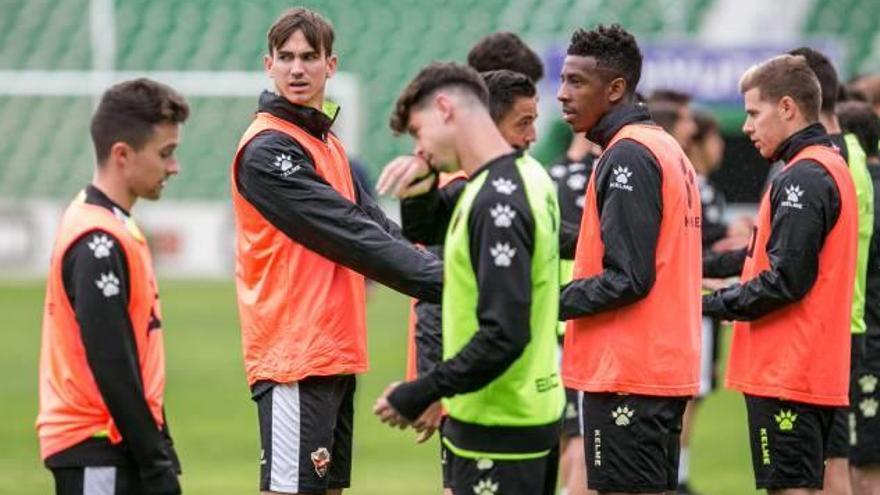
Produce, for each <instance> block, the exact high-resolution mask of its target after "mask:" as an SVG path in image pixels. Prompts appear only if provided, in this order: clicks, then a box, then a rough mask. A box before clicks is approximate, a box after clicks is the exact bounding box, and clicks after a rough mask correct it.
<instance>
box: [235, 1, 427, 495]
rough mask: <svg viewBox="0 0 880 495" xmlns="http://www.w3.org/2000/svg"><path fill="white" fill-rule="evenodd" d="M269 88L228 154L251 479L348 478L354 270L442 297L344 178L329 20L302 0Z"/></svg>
mask: <svg viewBox="0 0 880 495" xmlns="http://www.w3.org/2000/svg"><path fill="white" fill-rule="evenodd" d="M268 40H269V47H268V48H269V53H268V54H267V55H266V56H265V59H264V64H265V69H266V72H267V74H268V75H269V76H270V77H271V78H272V80H273V81H274V84H275V92H274V93H272V92H265V93H263V94H262V95H261V96H260V103H259V110H258V112H257V115H256V118H255V119H254V121H253V122H252V123H251V125H250V127H248V129H247V130H246V131H245V134H244V136H243V137H242V139H241V141H240V143H239V146H238V151H237V152H236V155H235V158H234V160H233V164H232V174H231V175H232V177H231V178H232V204H233V212H234V215H235V226H236V286H237V291H238V307H239V314H240V317H241V331H242V343H243V348H244V361H245V368H246V373H247V378H248V384H249V385H250V387H251V392H252V397H253V399H254V400H255V401H256V402H257V410H258V416H259V420H260V440H261V445H262V455H263V460H262V462H261V475H260V488H261V490H263V491H264V492H273V493H321V494H323V493H340V492H341V490H342V489H343V488H346V487H348V486H349V484H350V473H351V447H352V426H353V414H354V411H353V407H354V403H353V401H354V389H355V382H356V380H355V375H356V374H358V373H363V372H365V371H366V370H367V351H366V321H365V303H366V301H365V293H364V277H365V276H366V277H369V278H370V279H372V280H375V281H377V282H379V283H382V284H385V285H387V286H389V287H392V288H394V289H396V290H399V291H401V292H404V293H407V294H409V295H412V296H416V297H419V298H420V299H424V300H427V301H434V302H439V300H440V293H441V287H442V279H441V275H442V266H441V263H440V262H439V260H437V258H436V257H435V256H433V255H431V254H430V253H427V252H425V251H422V250H419V249H417V248H416V247H415V246H413V245H412V244H410V243H408V242H407V241H405V240H403V239H402V238H401V237H400V234H399V229H398V227H397V226H396V225H394V224H393V223H392V222H391V221H389V220H388V219H387V218H386V217H385V215H384V214H383V213H382V211H381V210H380V209H379V207H378V206H377V205H376V203H375V202H373V200H372V199H371V198H370V196H369V195H368V194H367V193H366V192H365V191H364V190H363V189H362V188H361V187H360V185H359V184H358V182H357V181H355V180H354V179H353V178H352V172H351V169H350V167H349V163H348V158H347V157H346V154H345V150H344V149H343V146H342V143H340V141H339V139H337V137H336V136H335V135H334V134H333V133H332V132H331V131H330V127H331V125H332V124H333V121H334V119H335V118H336V116H337V114H338V108H336V107H335V106H334V105H332V104H331V103H330V102H327V101H325V99H324V92H325V86H326V82H327V79H329V78H330V77H332V76H333V74H334V73H335V71H336V65H337V58H336V55H334V54H333V45H332V43H333V28H332V27H331V25H330V23H329V22H327V20H326V19H324V18H323V17H321V16H320V15H319V14H317V13H315V12H312V11H310V10H308V9H304V8H296V9H291V10H288V11H286V12H284V13H283V14H282V15H281V17H279V18H278V20H277V21H276V22H275V24H273V26H272V28H271V29H270V30H269V34H268Z"/></svg>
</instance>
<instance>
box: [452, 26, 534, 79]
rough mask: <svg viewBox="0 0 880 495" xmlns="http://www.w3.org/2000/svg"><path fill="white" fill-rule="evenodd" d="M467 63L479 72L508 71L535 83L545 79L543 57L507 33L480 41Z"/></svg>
mask: <svg viewBox="0 0 880 495" xmlns="http://www.w3.org/2000/svg"><path fill="white" fill-rule="evenodd" d="M467 62H468V65H470V66H471V67H473V68H474V69H476V71H477V72H488V71H492V70H501V69H507V70H512V71H514V72H519V73H522V74H525V75H527V76H528V77H529V78H530V79H531V80H532V81H534V82H538V81H540V80H541V78H542V77H544V64H543V63H542V62H541V57H539V56H538V54H537V53H535V51H534V50H532V49H531V48H529V45H527V44H526V43H525V41H523V40H522V38H520V37H519V36H518V35H516V34H514V33H510V32H507V31H502V32H498V33H492V34H490V35H488V36H485V37H484V38H482V39H481V40H480V41H478V42H477V44H476V45H474V46H473V48H471V51H469V52H468V55H467Z"/></svg>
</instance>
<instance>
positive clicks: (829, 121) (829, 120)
mask: <svg viewBox="0 0 880 495" xmlns="http://www.w3.org/2000/svg"><path fill="white" fill-rule="evenodd" d="M819 123H820V124H822V126H824V127H825V132H827V133H828V134H840V133H841V130H840V121H838V120H837V115H834V114H833V113H832V114H826V113H820V114H819Z"/></svg>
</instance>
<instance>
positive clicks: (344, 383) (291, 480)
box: [255, 375, 355, 494]
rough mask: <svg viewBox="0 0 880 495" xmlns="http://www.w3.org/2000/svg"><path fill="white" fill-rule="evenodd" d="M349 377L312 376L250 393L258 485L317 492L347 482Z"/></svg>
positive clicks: (351, 411)
mask: <svg viewBox="0 0 880 495" xmlns="http://www.w3.org/2000/svg"><path fill="white" fill-rule="evenodd" d="M354 391H355V377H354V376H353V375H337V376H312V377H308V378H304V379H303V380H300V381H298V382H295V383H285V384H275V385H274V386H272V387H271V388H269V389H268V390H266V391H265V392H263V393H262V394H260V395H259V396H257V397H256V398H255V400H256V401H257V412H258V415H259V418H260V447H261V448H262V455H261V457H260V490H262V491H273V492H280V493H321V494H323V493H324V492H325V491H327V490H328V489H338V488H348V487H349V485H350V484H351V446H352V430H353V421H354Z"/></svg>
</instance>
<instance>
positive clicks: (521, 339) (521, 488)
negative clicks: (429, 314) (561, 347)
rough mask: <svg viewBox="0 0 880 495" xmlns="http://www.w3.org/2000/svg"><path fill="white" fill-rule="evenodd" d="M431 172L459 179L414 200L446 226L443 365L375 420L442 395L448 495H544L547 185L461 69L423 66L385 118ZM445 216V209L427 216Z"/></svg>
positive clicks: (399, 418)
mask: <svg viewBox="0 0 880 495" xmlns="http://www.w3.org/2000/svg"><path fill="white" fill-rule="evenodd" d="M391 127H392V129H393V130H394V131H395V132H397V133H404V132H406V133H408V134H410V135H411V136H412V137H413V138H414V139H415V141H416V152H417V154H418V155H419V156H421V157H422V158H423V159H425V160H426V161H427V162H428V163H429V164H430V165H431V168H432V169H433V170H435V171H439V170H442V171H444V172H453V171H456V170H463V171H464V172H465V173H466V174H467V176H468V182H467V185H466V186H465V188H464V190H463V191H462V193H461V194H460V196H459V197H458V200H457V201H456V202H455V204H454V205H449V206H450V208H448V209H444V208H436V205H432V204H431V203H432V202H434V201H436V200H437V199H438V194H437V188H436V182H435V187H434V188H432V190H431V191H429V192H428V193H426V194H424V195H422V196H421V197H420V199H419V201H421V202H423V203H424V205H425V210H424V211H426V212H427V211H432V212H435V214H438V215H440V214H442V215H444V216H446V217H447V218H434V220H435V221H436V223H437V224H438V225H444V226H448V227H446V236H445V242H444V259H445V264H444V287H443V315H442V316H443V317H442V320H443V321H442V325H443V330H442V333H443V359H444V361H443V362H442V363H441V364H439V365H438V366H437V367H435V368H434V369H433V370H432V371H431V372H429V373H427V374H425V375H423V376H421V377H419V378H418V379H417V380H414V381H411V382H407V383H403V384H393V385H392V386H390V387H389V388H388V390H386V393H385V394H384V395H383V396H382V397H380V398H379V400H378V401H377V403H376V406H375V409H374V410H375V412H376V414H377V415H378V416H379V417H380V418H381V419H382V421H383V422H386V423H390V424H391V425H393V426H406V425H409V424H411V423H412V422H414V421H416V419H417V418H418V417H419V416H420V415H421V413H422V412H423V411H424V410H425V409H426V408H427V407H428V406H429V405H430V404H431V403H433V402H434V401H436V400H438V399H440V398H443V405H444V407H445V409H446V411H447V412H448V417H447V419H446V420H445V421H444V424H443V428H442V430H443V442H444V444H445V446H446V447H447V448H448V450H449V452H450V455H449V458H448V459H447V463H448V464H447V472H448V474H449V480H448V481H449V482H450V485H451V488H452V491H453V493H468V494H470V493H477V494H482V493H504V494H520V493H521V494H544V493H546V494H548V495H549V494H552V493H553V492H554V490H555V482H556V463H557V462H556V461H557V459H556V454H555V450H554V448H555V447H556V444H557V442H558V439H559V427H560V421H559V420H560V417H561V415H562V409H563V404H564V394H563V390H562V385H561V383H560V379H559V375H558V361H557V354H556V353H557V349H556V321H557V317H558V314H557V310H556V307H557V306H558V299H559V271H558V269H552V270H548V269H547V267H558V266H559V208H558V205H557V201H556V193H555V189H554V186H553V183H552V181H551V179H550V177H549V176H548V175H547V173H546V171H545V170H544V169H543V167H542V166H541V165H540V164H539V163H538V162H537V161H535V160H534V159H532V158H529V157H528V156H526V155H523V154H522V153H521V152H519V151H515V150H514V149H513V148H512V147H511V146H510V144H508V142H507V141H506V140H505V139H504V137H503V136H502V135H501V133H500V132H499V131H498V128H497V127H496V126H495V124H494V123H493V121H492V117H491V115H490V113H489V107H488V90H487V89H486V85H485V83H484V82H483V80H482V78H481V77H480V75H479V74H478V73H477V72H476V71H474V70H473V69H471V68H469V67H466V66H463V65H459V64H454V63H434V64H431V65H429V66H427V67H425V68H424V69H423V70H422V71H421V72H420V73H419V74H418V75H417V76H416V77H415V79H413V81H412V82H410V84H409V85H408V86H407V87H406V89H404V91H403V93H402V94H401V96H400V98H399V99H398V101H397V104H396V108H395V110H394V113H393V115H392V118H391ZM440 212H448V213H440Z"/></svg>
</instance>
